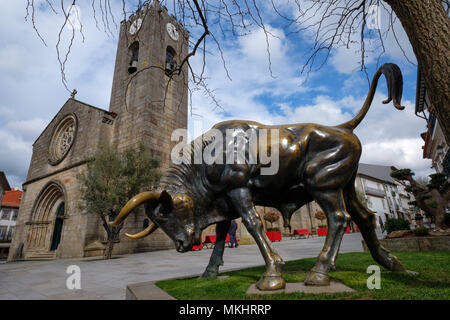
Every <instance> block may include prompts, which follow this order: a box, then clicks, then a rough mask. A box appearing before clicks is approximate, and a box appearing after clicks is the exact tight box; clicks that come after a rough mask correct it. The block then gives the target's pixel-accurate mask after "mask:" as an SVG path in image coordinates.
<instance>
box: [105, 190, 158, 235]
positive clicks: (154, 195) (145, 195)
mask: <svg viewBox="0 0 450 320" xmlns="http://www.w3.org/2000/svg"><path fill="white" fill-rule="evenodd" d="M159 195H160V192H150V191H146V192H142V193H139V194H138V195H137V196H134V197H133V198H132V199H131V200H130V201H128V202H127V204H126V205H125V206H124V207H123V208H122V210H120V212H119V215H118V216H117V217H116V219H115V220H114V221H111V222H109V225H110V226H112V227H114V226H117V225H118V224H120V223H121V222H122V221H123V220H125V218H126V217H127V216H128V215H129V214H130V212H131V211H132V210H133V209H134V208H136V207H137V206H139V205H141V204H142V203H144V202H146V201H149V200H158V199H159Z"/></svg>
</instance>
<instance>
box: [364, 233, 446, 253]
mask: <svg viewBox="0 0 450 320" xmlns="http://www.w3.org/2000/svg"><path fill="white" fill-rule="evenodd" d="M380 243H381V245H382V246H383V247H385V248H386V249H388V250H390V251H436V250H446V251H448V250H450V237H448V236H444V237H416V238H397V239H381V240H380ZM362 245H363V249H364V251H368V248H367V245H366V243H365V242H364V240H362Z"/></svg>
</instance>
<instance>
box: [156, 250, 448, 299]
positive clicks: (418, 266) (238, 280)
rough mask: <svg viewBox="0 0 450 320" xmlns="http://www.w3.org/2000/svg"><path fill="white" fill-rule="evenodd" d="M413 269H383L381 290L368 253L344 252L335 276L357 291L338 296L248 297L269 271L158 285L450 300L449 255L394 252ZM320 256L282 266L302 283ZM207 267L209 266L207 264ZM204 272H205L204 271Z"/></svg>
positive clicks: (203, 293)
mask: <svg viewBox="0 0 450 320" xmlns="http://www.w3.org/2000/svg"><path fill="white" fill-rule="evenodd" d="M394 254H395V255H396V256H397V257H398V258H399V259H400V261H401V262H402V263H403V264H404V265H405V266H406V268H407V269H408V270H412V271H416V272H418V273H419V274H418V275H412V274H407V273H393V272H387V271H386V270H385V269H384V268H381V270H382V271H381V289H379V290H377V289H373V290H369V289H368V288H367V285H366V283H367V278H368V277H369V276H370V274H368V273H366V270H367V267H368V266H369V265H373V264H376V263H375V262H374V261H373V260H372V258H371V256H370V254H368V253H363V252H361V253H344V254H340V255H339V257H338V260H337V269H338V270H337V271H335V272H330V278H331V279H332V281H339V282H342V283H344V284H345V285H347V286H349V287H351V288H353V289H355V290H356V292H352V293H339V294H320V295H313V294H304V293H295V294H270V295H253V296H247V295H245V292H246V291H247V289H248V288H249V286H250V285H251V284H252V283H255V282H257V281H258V279H259V278H260V277H261V275H262V274H263V273H264V270H265V268H264V267H257V268H249V269H242V270H239V271H233V272H225V273H222V274H221V275H229V277H228V278H223V279H199V278H191V279H184V280H165V281H159V282H157V283H156V285H157V286H159V287H160V288H162V289H163V290H165V291H166V292H168V293H169V294H170V295H172V296H173V297H175V298H176V299H194V300H215V299H218V300H222V299H248V300H254V299H283V300H287V299H388V300H390V299H392V300H398V299H444V300H449V299H450V251H433V252H395V253H394ZM315 260H316V259H315V258H310V259H301V260H296V261H289V262H287V263H286V266H285V267H284V268H283V277H284V279H285V280H286V282H301V281H303V280H304V279H305V277H306V274H307V272H308V270H309V269H311V268H312V267H313V265H314V263H315ZM205 267H206V266H205ZM199 271H201V270H199Z"/></svg>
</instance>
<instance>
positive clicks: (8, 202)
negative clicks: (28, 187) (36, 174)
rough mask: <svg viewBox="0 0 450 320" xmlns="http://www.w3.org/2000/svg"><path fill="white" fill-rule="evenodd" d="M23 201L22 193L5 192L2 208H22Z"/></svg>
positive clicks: (16, 191)
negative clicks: (21, 201)
mask: <svg viewBox="0 0 450 320" xmlns="http://www.w3.org/2000/svg"><path fill="white" fill-rule="evenodd" d="M21 199H22V191H20V190H11V191H5V193H4V194H3V199H2V207H15V208H18V207H19V206H20V200H21Z"/></svg>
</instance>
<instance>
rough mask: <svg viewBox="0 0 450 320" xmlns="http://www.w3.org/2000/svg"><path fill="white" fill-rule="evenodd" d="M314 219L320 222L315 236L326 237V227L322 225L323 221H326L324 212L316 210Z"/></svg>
mask: <svg viewBox="0 0 450 320" xmlns="http://www.w3.org/2000/svg"><path fill="white" fill-rule="evenodd" d="M314 217H315V218H316V219H318V220H320V225H319V227H318V228H317V235H318V236H326V235H327V232H328V228H327V225H326V224H324V222H323V220H326V218H327V216H326V215H325V212H323V211H321V210H317V211H316V213H315V214H314Z"/></svg>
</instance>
